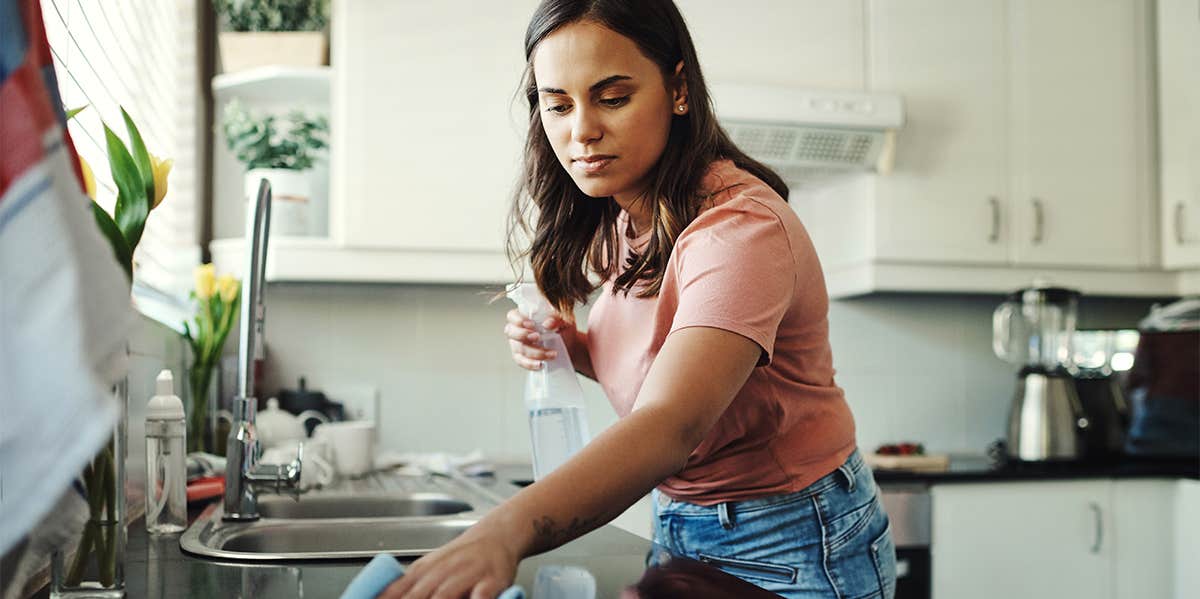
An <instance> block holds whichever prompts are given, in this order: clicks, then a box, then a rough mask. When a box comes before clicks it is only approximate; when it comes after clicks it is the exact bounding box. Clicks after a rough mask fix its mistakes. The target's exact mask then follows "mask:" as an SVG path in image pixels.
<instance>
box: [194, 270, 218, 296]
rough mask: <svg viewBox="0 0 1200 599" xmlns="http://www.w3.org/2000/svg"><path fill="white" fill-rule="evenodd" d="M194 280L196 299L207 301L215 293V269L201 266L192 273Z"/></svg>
mask: <svg viewBox="0 0 1200 599" xmlns="http://www.w3.org/2000/svg"><path fill="white" fill-rule="evenodd" d="M193 274H194V277H195V279H196V299H199V300H200V301H208V299H209V298H211V297H212V296H213V292H214V291H216V276H215V269H214V268H213V265H212V264H201V265H200V266H197V267H196V270H195V272H194V273H193Z"/></svg>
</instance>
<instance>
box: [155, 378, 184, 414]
mask: <svg viewBox="0 0 1200 599" xmlns="http://www.w3.org/2000/svg"><path fill="white" fill-rule="evenodd" d="M183 419H184V414H183V400H181V399H179V396H178V395H175V377H173V376H172V375H171V371H170V370H163V371H162V372H160V373H158V378H156V379H154V397H151V398H150V403H149V404H148V405H147V406H146V420H183Z"/></svg>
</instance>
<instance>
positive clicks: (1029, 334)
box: [992, 286, 1088, 462]
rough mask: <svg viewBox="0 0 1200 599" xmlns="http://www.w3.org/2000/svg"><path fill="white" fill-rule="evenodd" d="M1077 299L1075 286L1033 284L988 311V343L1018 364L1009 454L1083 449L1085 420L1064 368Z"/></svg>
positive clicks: (1039, 457) (1070, 454)
mask: <svg viewBox="0 0 1200 599" xmlns="http://www.w3.org/2000/svg"><path fill="white" fill-rule="evenodd" d="M1078 305H1079V292H1078V291H1075V290H1073V289H1064V288H1061V287H1045V286H1033V287H1030V288H1027V289H1020V290H1017V291H1014V292H1013V293H1011V294H1010V295H1009V296H1008V299H1007V301H1005V302H1004V303H1003V304H1001V305H1000V306H999V307H998V308H996V311H995V312H994V313H993V314H992V348H993V349H994V350H995V352H996V355H997V356H998V357H999V358H1000V359H1002V360H1005V361H1007V362H1008V363H1010V364H1013V365H1015V366H1019V367H1020V371H1019V372H1018V373H1017V388H1016V391H1015V392H1014V393H1013V398H1012V408H1011V411H1010V412H1009V418H1008V438H1007V451H1008V455H1009V457H1010V458H1011V459H1015V460H1020V461H1026V462H1043V461H1058V460H1076V459H1079V458H1080V457H1082V456H1083V455H1084V451H1085V449H1086V447H1084V432H1085V431H1086V429H1087V427H1088V420H1087V418H1086V417H1085V416H1084V412H1083V407H1082V404H1081V403H1080V401H1079V396H1078V395H1077V394H1076V391H1075V383H1074V379H1073V377H1072V376H1071V373H1070V371H1068V369H1067V365H1068V364H1071V363H1072V362H1071V359H1072V356H1071V338H1072V336H1073V335H1074V333H1075V318H1076V314H1077V311H1078Z"/></svg>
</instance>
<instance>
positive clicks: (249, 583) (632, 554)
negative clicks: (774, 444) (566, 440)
mask: <svg viewBox="0 0 1200 599" xmlns="http://www.w3.org/2000/svg"><path fill="white" fill-rule="evenodd" d="M527 474H528V466H524V467H522V466H502V467H501V468H500V469H499V472H498V473H497V475H496V476H494V477H489V478H482V479H477V482H479V483H480V484H482V485H483V486H485V487H487V488H489V489H490V490H491V491H492V492H494V493H496V494H497V495H501V496H506V497H507V496H511V495H513V494H515V493H516V492H518V491H519V490H520V487H519V486H517V485H513V484H510V483H509V482H508V481H509V480H516V479H519V478H521V477H522V476H527ZM302 500H303V499H302ZM204 507H205V506H204V505H200V506H192V508H191V509H190V510H189V512H190V517H191V518H192V519H194V518H196V517H197V516H198V515H199V514H200V513H201V511H202V509H203V508H204ZM652 548H653V545H652V543H651V542H650V541H648V540H646V539H643V538H641V537H638V536H636V535H633V534H630V533H628V532H625V531H623V530H621V529H619V528H616V527H614V526H611V525H610V526H604V527H602V528H599V529H597V530H595V531H593V532H591V533H589V534H587V535H584V536H583V537H580V538H579V539H576V540H575V541H572V542H571V543H568V544H566V545H563V546H562V547H559V548H558V549H555V550H554V551H551V552H548V553H545V554H542V555H538V556H534V557H530V558H526V559H525V560H523V561H522V562H521V565H520V568H519V569H518V571H517V576H516V583H517V584H520V585H521V586H523V587H524V588H525V590H526V592H527V593H532V591H533V583H534V578H535V576H536V575H537V571H538V569H539V568H541V567H542V566H546V565H562V566H576V567H580V568H583V569H586V570H587V571H588V572H590V573H591V574H592V576H593V577H594V578H595V580H596V596H597V597H601V598H604V597H618V596H623V597H625V596H627V597H634V598H637V597H641V598H646V599H648V598H650V597H655V598H662V599H668V598H670V599H674V598H676V597H679V598H682V597H691V598H701V597H752V596H759V595H758V594H761V591H759V590H758V589H757V587H753V586H750V585H748V584H747V583H745V582H743V581H741V580H738V579H736V578H734V577H732V576H730V575H728V574H725V573H724V572H721V571H719V570H717V569H715V568H712V567H710V566H707V565H704V564H701V563H700V562H696V561H692V560H687V559H677V558H676V559H672V560H669V561H667V563H666V564H665V565H664V566H658V567H655V568H653V569H650V570H648V569H647V567H646V560H647V556H648V553H649V552H650V551H651V549H652ZM660 550H661V549H660ZM401 561H402V562H404V563H410V562H411V561H412V559H411V558H404V559H402V560H401ZM365 563H366V560H345V561H304V562H285V563H272V564H262V563H246V562H233V561H217V560H212V559H208V558H202V557H197V556H194V555H191V554H189V553H186V552H184V551H183V550H182V549H180V547H179V536H178V535H173V536H166V537H158V536H149V535H148V534H147V533H146V529H145V526H144V524H143V522H142V521H140V520H139V521H137V522H135V523H134V524H132V525H131V526H130V527H129V541H128V545H127V550H126V567H125V585H126V596H127V597H130V598H131V599H140V598H143V597H149V598H156V599H157V598H164V599H165V598H169V599H176V598H179V599H185V598H204V599H208V598H212V597H219V598H222V599H226V598H229V599H251V598H253V599H276V598H279V599H283V598H287V599H295V598H298V597H306V598H314V597H316V598H324V597H333V598H336V597H338V596H339V595H340V594H341V592H342V590H343V589H345V588H346V585H348V584H349V583H350V581H351V580H352V579H353V578H354V576H355V575H357V574H358V572H359V570H361V569H362V567H363V565H364V564H365ZM689 581H690V582H689ZM681 582H682V584H683V586H682V587H681V586H680V585H681ZM639 584H640V586H641V588H642V590H641V592H640V593H638V592H635V591H633V590H632V589H631V587H633V586H634V585H639ZM689 584H690V586H688V585H689ZM664 588H665V589H668V591H667V592H665V593H664V592H663V591H662V589H664ZM681 588H686V589H687V590H686V591H684V592H683V593H682V594H680V591H679V589H681ZM623 593H624V594H623ZM756 593H758V594H756ZM767 595H770V594H767ZM47 596H48V591H47V590H46V589H43V590H42V591H41V592H40V593H38V594H37V595H35V597H47Z"/></svg>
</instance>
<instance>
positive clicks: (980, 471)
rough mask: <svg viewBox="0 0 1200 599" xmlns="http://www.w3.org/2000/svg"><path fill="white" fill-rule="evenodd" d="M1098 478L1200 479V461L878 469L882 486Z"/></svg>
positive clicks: (963, 462)
mask: <svg viewBox="0 0 1200 599" xmlns="http://www.w3.org/2000/svg"><path fill="white" fill-rule="evenodd" d="M1096 478H1119V479H1125V478H1191V479H1197V478H1200V457H1197V458H1196V459H1185V458H1171V459H1147V458H1132V457H1125V458H1120V459H1115V460H1110V461H1107V462H1097V461H1093V462H1045V463H1034V462H1007V463H994V462H992V461H991V460H989V459H988V458H987V457H985V456H955V457H952V458H951V459H950V468H949V470H947V471H945V472H907V471H903V470H883V469H875V480H876V481H877V482H878V483H879V484H880V485H888V484H893V483H926V484H943V483H970V482H975V483H978V482H1018V481H1043V480H1045V481H1051V480H1074V479H1096Z"/></svg>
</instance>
